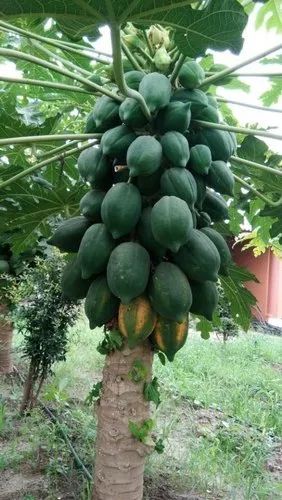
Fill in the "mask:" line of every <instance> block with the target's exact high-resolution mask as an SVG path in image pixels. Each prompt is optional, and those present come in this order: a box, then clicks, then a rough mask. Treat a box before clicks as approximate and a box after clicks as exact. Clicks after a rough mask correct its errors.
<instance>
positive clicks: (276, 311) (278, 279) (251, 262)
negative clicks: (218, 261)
mask: <svg viewBox="0 0 282 500" xmlns="http://www.w3.org/2000/svg"><path fill="white" fill-rule="evenodd" d="M232 253H233V258H234V261H235V262H236V263H237V264H238V265H239V266H242V267H246V268H247V269H248V270H249V271H250V272H251V273H253V274H254V275H255V276H256V277H257V279H258V280H259V283H254V282H251V281H250V282H248V283H246V287H247V288H248V289H249V290H250V292H252V293H253V294H254V296H255V297H256V299H257V306H256V307H255V308H254V310H253V314H254V316H255V317H256V318H257V319H259V320H264V321H269V322H271V323H274V324H275V323H277V324H279V323H280V322H282V260H281V259H278V258H277V257H275V255H274V254H273V253H272V252H271V251H270V250H268V251H266V252H265V253H264V254H262V255H260V256H259V257H254V254H253V252H252V251H251V250H244V251H242V247H241V246H240V245H235V246H233V249H232Z"/></svg>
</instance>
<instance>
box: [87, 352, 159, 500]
mask: <svg viewBox="0 0 282 500" xmlns="http://www.w3.org/2000/svg"><path fill="white" fill-rule="evenodd" d="M152 360H153V354H152V350H151V348H150V345H149V343H148V342H144V343H143V344H142V345H140V346H137V347H136V348H135V349H133V350H130V349H129V348H127V347H126V348H125V349H124V350H122V351H115V352H113V353H111V354H109V355H108V356H107V357H106V361H105V366H104V371H103V386H102V393H101V399H100V404H99V407H98V429H97V441H96V463H95V474H94V490H93V496H92V498H93V500H142V498H143V475H144V464H145V458H146V455H147V454H148V453H149V451H151V449H150V448H149V447H148V446H146V445H145V444H143V443H142V442H140V441H138V440H137V439H136V438H134V437H133V436H132V434H131V432H130V430H129V427H128V426H129V422H130V421H131V422H136V423H138V424H141V423H143V422H144V421H145V420H147V419H148V418H149V416H150V408H149V403H148V402H147V401H145V400H144V397H143V386H144V382H145V381H149V380H151V373H152ZM136 361H138V363H140V362H141V363H142V365H143V366H145V367H146V375H145V378H144V379H143V380H142V381H141V382H139V383H136V382H133V381H132V378H131V377H130V372H131V370H132V367H133V366H134V363H135V362H136Z"/></svg>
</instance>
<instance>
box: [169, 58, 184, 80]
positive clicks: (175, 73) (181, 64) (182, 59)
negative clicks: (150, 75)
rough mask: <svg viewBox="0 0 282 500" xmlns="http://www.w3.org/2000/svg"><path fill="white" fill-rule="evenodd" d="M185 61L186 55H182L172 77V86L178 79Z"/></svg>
mask: <svg viewBox="0 0 282 500" xmlns="http://www.w3.org/2000/svg"><path fill="white" fill-rule="evenodd" d="M185 59H186V56H184V54H180V56H179V59H178V61H177V63H176V65H175V66H174V69H173V72H172V74H171V77H170V83H171V85H173V84H174V82H175V80H176V78H177V77H178V74H179V71H180V70H181V68H182V66H183V64H184V61H185Z"/></svg>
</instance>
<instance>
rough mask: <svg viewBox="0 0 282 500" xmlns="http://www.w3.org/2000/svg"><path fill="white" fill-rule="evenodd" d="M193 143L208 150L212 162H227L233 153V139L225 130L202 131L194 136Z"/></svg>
mask: <svg viewBox="0 0 282 500" xmlns="http://www.w3.org/2000/svg"><path fill="white" fill-rule="evenodd" d="M194 141H195V144H206V146H208V147H209V148H210V150H211V154H212V159H213V161H216V160H222V161H228V160H229V158H230V156H231V155H232V154H233V153H234V147H235V146H234V142H233V139H232V138H231V136H230V135H229V133H228V132H226V131H225V130H216V129H210V128H209V129H208V128H206V129H203V130H201V131H200V132H198V133H197V134H196V135H195V137H194Z"/></svg>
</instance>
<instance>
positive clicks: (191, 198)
mask: <svg viewBox="0 0 282 500" xmlns="http://www.w3.org/2000/svg"><path fill="white" fill-rule="evenodd" d="M161 193H162V194H163V195H167V196H177V197H178V198H181V200H184V201H186V203H187V205H188V206H189V208H193V207H194V205H195V202H196V201H197V184H196V182H195V179H194V177H193V175H192V174H191V172H189V171H188V170H186V169H185V168H168V169H167V170H166V171H165V172H164V173H163V175H162V177H161Z"/></svg>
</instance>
